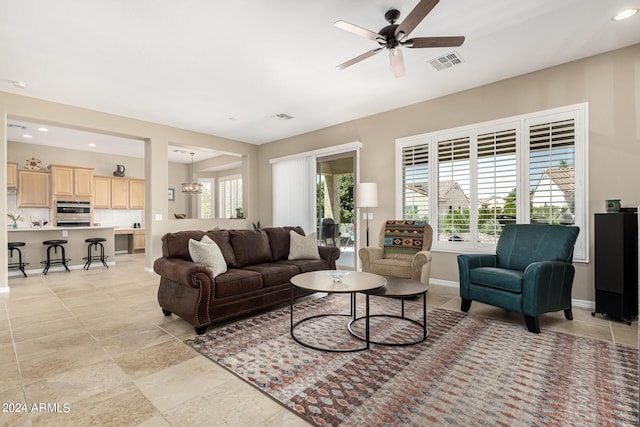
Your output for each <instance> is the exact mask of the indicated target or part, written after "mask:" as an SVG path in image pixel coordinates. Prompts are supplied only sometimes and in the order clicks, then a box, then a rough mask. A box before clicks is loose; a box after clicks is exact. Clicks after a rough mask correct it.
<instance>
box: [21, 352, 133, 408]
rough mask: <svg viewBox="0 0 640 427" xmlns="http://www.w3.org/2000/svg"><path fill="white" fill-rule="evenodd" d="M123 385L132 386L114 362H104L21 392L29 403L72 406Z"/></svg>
mask: <svg viewBox="0 0 640 427" xmlns="http://www.w3.org/2000/svg"><path fill="white" fill-rule="evenodd" d="M124 385H132V384H131V381H130V380H129V377H128V376H127V374H126V373H125V372H124V371H123V370H122V369H121V368H120V367H119V366H118V365H117V364H116V363H115V362H113V361H111V360H105V361H102V362H98V363H94V364H92V365H88V366H83V367H80V368H74V369H69V370H67V371H65V372H62V373H60V374H57V375H53V376H50V377H48V378H46V379H43V380H40V381H36V382H33V383H31V384H27V385H26V386H25V388H24V391H25V394H26V396H27V401H28V402H29V403H35V402H58V403H75V402H78V401H80V400H83V399H87V398H89V397H91V396H94V395H96V394H99V393H102V392H104V391H106V390H110V389H112V388H116V387H120V386H124Z"/></svg>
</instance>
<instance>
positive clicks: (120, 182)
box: [111, 178, 129, 209]
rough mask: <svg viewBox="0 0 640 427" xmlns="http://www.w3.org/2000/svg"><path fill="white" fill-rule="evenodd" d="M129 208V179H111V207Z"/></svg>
mask: <svg viewBox="0 0 640 427" xmlns="http://www.w3.org/2000/svg"><path fill="white" fill-rule="evenodd" d="M128 208H129V180H128V179H126V178H112V179H111V209H128Z"/></svg>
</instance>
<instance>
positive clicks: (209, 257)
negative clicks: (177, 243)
mask: <svg viewBox="0 0 640 427" xmlns="http://www.w3.org/2000/svg"><path fill="white" fill-rule="evenodd" d="M189 255H191V259H192V260H193V262H195V263H197V264H204V265H206V266H207V267H209V268H210V269H211V271H212V273H213V277H217V276H219V275H221V274H222V273H224V272H225V271H227V263H226V262H225V260H224V256H223V255H222V251H221V250H220V246H218V244H217V243H216V242H214V241H213V240H211V238H210V237H209V236H207V235H205V236H203V237H202V240H200V241H199V242H198V241H197V240H193V239H189Z"/></svg>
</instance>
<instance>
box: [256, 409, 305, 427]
mask: <svg viewBox="0 0 640 427" xmlns="http://www.w3.org/2000/svg"><path fill="white" fill-rule="evenodd" d="M261 425H263V426H265V427H282V426H286V427H311V426H312V425H313V424H309V423H308V422H306V421H305V420H303V419H302V418H300V417H299V416H297V415H296V414H295V413H293V412H291V411H290V410H288V409H285V408H284V407H283V408H282V409H280V410H279V411H278V412H276V413H275V414H274V415H273V416H272V417H270V418H267V419H265V420H264V421H263V423H262V424H261Z"/></svg>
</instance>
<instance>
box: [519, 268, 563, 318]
mask: <svg viewBox="0 0 640 427" xmlns="http://www.w3.org/2000/svg"><path fill="white" fill-rule="evenodd" d="M574 275H575V267H574V266H573V265H572V264H569V263H566V262H563V261H540V262H534V263H532V264H529V265H528V266H527V268H526V269H525V270H524V279H523V280H524V282H523V290H522V294H523V295H522V310H523V312H524V314H526V315H528V316H537V315H539V314H541V313H546V312H549V311H559V310H564V309H567V308H571V288H572V286H573V276H574Z"/></svg>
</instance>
